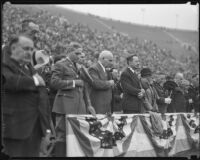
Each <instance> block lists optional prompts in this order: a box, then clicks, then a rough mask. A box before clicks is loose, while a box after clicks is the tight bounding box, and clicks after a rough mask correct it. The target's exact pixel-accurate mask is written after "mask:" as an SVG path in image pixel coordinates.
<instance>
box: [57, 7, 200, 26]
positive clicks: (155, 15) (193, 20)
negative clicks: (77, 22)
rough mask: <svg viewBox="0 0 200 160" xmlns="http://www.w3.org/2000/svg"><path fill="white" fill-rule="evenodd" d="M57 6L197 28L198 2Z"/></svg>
mask: <svg viewBox="0 0 200 160" xmlns="http://www.w3.org/2000/svg"><path fill="white" fill-rule="evenodd" d="M58 6H62V7H66V8H69V9H72V10H75V11H79V12H84V13H91V14H94V15H98V16H101V17H107V18H112V19H116V20H121V21H126V22H132V23H138V24H143V23H144V24H145V25H153V26H164V27H169V28H178V29H187V30H198V28H199V12H198V10H199V4H198V5H190V3H187V4H157V5H155V4H146V5H139V4H122V5H121V4H112V5H106V4H99V5H96V4H95V5H92V4H91V5H90V4H89V5H86V4H81V5H76V4H72V5H58ZM142 10H143V11H142ZM143 16H144V18H143Z"/></svg>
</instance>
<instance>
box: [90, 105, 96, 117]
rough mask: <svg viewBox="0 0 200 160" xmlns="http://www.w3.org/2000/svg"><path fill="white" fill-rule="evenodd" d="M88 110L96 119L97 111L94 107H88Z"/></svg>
mask: <svg viewBox="0 0 200 160" xmlns="http://www.w3.org/2000/svg"><path fill="white" fill-rule="evenodd" d="M88 110H89V112H90V113H91V114H92V115H93V116H94V117H96V112H95V109H94V108H93V107H92V106H88Z"/></svg>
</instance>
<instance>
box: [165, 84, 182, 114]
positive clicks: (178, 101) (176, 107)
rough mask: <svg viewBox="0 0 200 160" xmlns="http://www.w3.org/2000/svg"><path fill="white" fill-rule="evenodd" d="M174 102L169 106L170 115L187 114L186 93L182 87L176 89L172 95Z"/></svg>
mask: <svg viewBox="0 0 200 160" xmlns="http://www.w3.org/2000/svg"><path fill="white" fill-rule="evenodd" d="M171 98H172V101H171V103H170V104H169V106H168V108H167V111H168V112H169V113H176V112H177V113H178V112H186V99H185V96H184V92H183V90H182V89H181V88H180V87H176V88H175V90H174V91H173V92H172V95H171Z"/></svg>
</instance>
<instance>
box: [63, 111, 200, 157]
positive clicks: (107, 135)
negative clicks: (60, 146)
mask: <svg viewBox="0 0 200 160" xmlns="http://www.w3.org/2000/svg"><path fill="white" fill-rule="evenodd" d="M66 126H67V127H66V129H67V132H66V146H67V147H66V148H67V152H66V154H67V155H66V156H67V157H77V156H80V157H85V156H86V157H115V156H123V157H163V156H173V155H175V154H177V153H179V152H182V151H187V150H190V149H192V148H195V149H197V150H198V149H199V131H200V127H199V114H198V115H194V114H191V113H189V114H185V113H183V114H175V113H173V114H166V115H164V116H162V118H161V115H160V114H158V113H156V114H154V113H153V114H139V115H136V114H129V115H125V114H121V115H120V114H117V115H97V118H93V117H92V116H91V115H78V116H77V115H66Z"/></svg>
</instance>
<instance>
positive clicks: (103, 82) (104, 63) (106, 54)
mask: <svg viewBox="0 0 200 160" xmlns="http://www.w3.org/2000/svg"><path fill="white" fill-rule="evenodd" d="M112 63H113V54H112V53H111V52H110V51H107V50H104V51H102V52H101V53H100V54H99V61H98V62H97V63H95V64H94V65H93V66H91V67H90V68H89V74H90V75H91V77H92V78H93V82H92V84H91V93H90V98H91V102H92V106H94V108H95V111H96V113H98V114H105V113H108V112H111V101H112V87H114V81H113V80H108V75H107V73H106V69H105V68H109V67H111V66H112Z"/></svg>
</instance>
